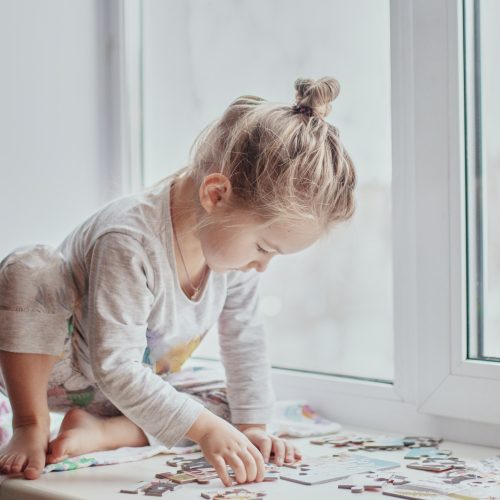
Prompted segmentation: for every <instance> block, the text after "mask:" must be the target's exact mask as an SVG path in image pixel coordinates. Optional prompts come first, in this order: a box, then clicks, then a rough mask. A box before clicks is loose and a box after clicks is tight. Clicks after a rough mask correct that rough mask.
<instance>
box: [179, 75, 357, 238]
mask: <svg viewBox="0 0 500 500" xmlns="http://www.w3.org/2000/svg"><path fill="white" fill-rule="evenodd" d="M295 90H296V103H295V105H284V104H277V103H271V102H268V101H266V100H264V99H262V98H260V97H256V96H250V95H247V96H242V97H239V98H238V99H236V100H235V101H233V102H232V103H231V104H230V105H229V107H228V108H227V109H226V111H225V113H224V114H223V115H222V117H221V118H220V119H218V120H216V121H215V122H214V123H212V124H211V125H209V126H208V127H207V128H206V129H205V130H203V131H202V133H201V134H200V135H199V136H198V138H197V139H196V141H195V143H194V144H193V146H192V148H191V162H190V166H189V167H188V173H189V174H190V175H191V176H193V178H194V179H195V181H196V182H198V184H197V185H199V184H200V183H201V181H202V180H203V178H204V177H205V176H206V175H209V174H211V173H214V172H217V173H221V174H223V175H225V176H226V177H227V178H228V179H229V180H230V182H231V186H232V193H233V195H234V196H232V197H231V200H232V202H233V208H235V209H238V208H240V209H248V210H251V211H253V212H254V213H255V214H257V215H260V216H261V217H262V218H264V219H265V220H268V221H274V220H281V221H290V222H292V223H293V222H294V221H296V220H303V219H311V220H314V221H315V222H316V223H318V224H319V225H320V227H321V228H324V229H327V228H328V227H330V226H331V225H333V224H334V223H337V222H340V221H344V220H347V219H349V218H350V217H351V215H352V214H353V212H354V196H353V190H354V187H355V184H356V174H355V170H354V165H353V162H352V160H351V158H350V157H349V155H348V153H347V151H346V150H345V148H344V147H343V145H342V143H341V142H340V139H339V134H338V131H337V129H336V128H335V127H334V126H333V125H331V124H329V123H328V122H326V121H325V120H324V118H325V117H326V116H327V114H328V113H329V112H330V110H331V102H332V101H333V100H334V99H335V98H336V97H337V96H338V94H339V91H340V85H339V83H338V82H337V80H335V79H334V78H330V77H325V78H321V79H319V80H308V79H298V80H296V81H295Z"/></svg>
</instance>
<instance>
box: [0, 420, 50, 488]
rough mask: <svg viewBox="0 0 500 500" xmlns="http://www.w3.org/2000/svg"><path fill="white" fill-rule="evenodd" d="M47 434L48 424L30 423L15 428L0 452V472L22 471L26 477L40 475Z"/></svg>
mask: <svg viewBox="0 0 500 500" xmlns="http://www.w3.org/2000/svg"><path fill="white" fill-rule="evenodd" d="M49 435H50V433H49V425H48V424H46V425H43V424H30V425H24V426H21V427H17V428H15V429H14V433H13V435H12V438H11V440H10V442H9V444H8V445H7V446H6V447H5V448H4V449H3V450H2V451H1V452H0V472H2V474H16V473H19V472H23V473H24V477H25V478H26V479H37V478H38V477H40V474H41V473H42V469H43V468H44V467H45V454H46V452H47V444H48V442H49Z"/></svg>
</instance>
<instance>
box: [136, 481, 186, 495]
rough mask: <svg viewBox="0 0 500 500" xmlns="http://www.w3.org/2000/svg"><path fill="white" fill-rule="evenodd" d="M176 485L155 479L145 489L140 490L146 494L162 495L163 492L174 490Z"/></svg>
mask: <svg viewBox="0 0 500 500" xmlns="http://www.w3.org/2000/svg"><path fill="white" fill-rule="evenodd" d="M177 486H179V485H178V484H174V483H171V482H161V481H155V482H153V483H151V485H150V486H148V487H147V488H146V489H144V490H142V492H143V493H144V494H145V495H146V496H150V497H162V496H163V495H164V494H165V493H168V492H169V491H174V489H175V488H177Z"/></svg>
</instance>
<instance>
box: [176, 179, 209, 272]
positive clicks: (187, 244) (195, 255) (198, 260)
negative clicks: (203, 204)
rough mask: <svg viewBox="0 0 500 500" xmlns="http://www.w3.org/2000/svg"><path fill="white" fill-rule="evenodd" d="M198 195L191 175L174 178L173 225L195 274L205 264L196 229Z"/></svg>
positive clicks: (181, 249)
mask: <svg viewBox="0 0 500 500" xmlns="http://www.w3.org/2000/svg"><path fill="white" fill-rule="evenodd" d="M197 196H198V190H197V188H196V185H195V183H194V181H193V179H192V178H191V177H190V176H189V175H185V174H184V175H181V176H180V177H178V178H176V179H175V180H174V184H173V186H172V190H171V193H170V197H171V202H170V211H171V217H172V226H173V228H174V231H175V235H176V236H177V241H178V243H179V246H180V251H181V253H182V256H183V257H184V260H185V262H186V265H187V266H188V270H189V271H190V272H191V271H192V272H193V274H194V273H195V272H196V271H197V270H198V269H200V267H202V266H204V265H205V257H204V255H203V252H202V249H201V243H200V240H199V238H198V236H197V232H196V230H194V228H196V226H197V224H198V217H197V207H196V199H197Z"/></svg>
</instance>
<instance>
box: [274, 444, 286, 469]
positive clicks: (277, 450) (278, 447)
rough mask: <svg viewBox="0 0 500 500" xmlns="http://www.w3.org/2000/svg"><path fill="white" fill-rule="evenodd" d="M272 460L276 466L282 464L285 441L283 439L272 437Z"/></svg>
mask: <svg viewBox="0 0 500 500" xmlns="http://www.w3.org/2000/svg"><path fill="white" fill-rule="evenodd" d="M273 451H274V462H275V464H276V465H277V466H278V467H281V466H282V465H283V460H284V459H285V442H284V441H283V439H273Z"/></svg>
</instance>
